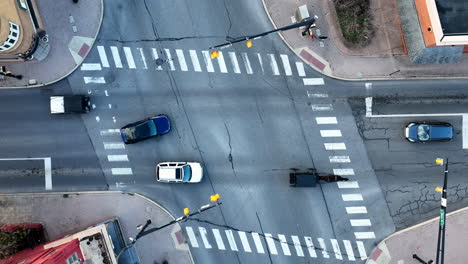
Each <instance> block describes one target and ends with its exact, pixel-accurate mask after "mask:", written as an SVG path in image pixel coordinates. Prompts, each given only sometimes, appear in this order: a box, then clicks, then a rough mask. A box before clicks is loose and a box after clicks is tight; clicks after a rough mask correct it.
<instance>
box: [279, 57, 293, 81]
mask: <svg viewBox="0 0 468 264" xmlns="http://www.w3.org/2000/svg"><path fill="white" fill-rule="evenodd" d="M280 58H281V62H282V63H283V68H284V73H285V74H286V76H291V75H292V70H291V65H290V64H289V57H288V55H285V54H280Z"/></svg>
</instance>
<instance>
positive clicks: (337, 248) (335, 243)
mask: <svg viewBox="0 0 468 264" xmlns="http://www.w3.org/2000/svg"><path fill="white" fill-rule="evenodd" d="M330 241H331V244H332V247H333V252H335V258H336V259H341V260H342V259H343V255H341V250H340V245H338V241H336V239H330Z"/></svg>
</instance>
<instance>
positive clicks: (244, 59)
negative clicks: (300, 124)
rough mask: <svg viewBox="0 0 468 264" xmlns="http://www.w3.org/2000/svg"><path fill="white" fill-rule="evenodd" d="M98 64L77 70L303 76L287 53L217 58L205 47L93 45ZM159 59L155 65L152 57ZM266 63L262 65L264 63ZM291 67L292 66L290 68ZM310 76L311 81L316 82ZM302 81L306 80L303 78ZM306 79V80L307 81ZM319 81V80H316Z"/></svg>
mask: <svg viewBox="0 0 468 264" xmlns="http://www.w3.org/2000/svg"><path fill="white" fill-rule="evenodd" d="M97 52H98V55H99V59H100V63H97V62H94V63H85V64H83V65H82V67H81V70H83V71H88V70H96V71H99V70H103V69H106V68H111V67H115V68H116V69H131V70H133V69H137V70H138V69H142V70H163V69H166V70H170V71H180V72H197V73H201V72H208V73H217V72H218V73H223V74H229V73H232V74H248V75H250V74H272V75H274V76H280V75H285V76H299V77H305V76H306V71H305V67H304V64H303V62H302V61H300V60H297V59H296V58H295V57H294V59H291V58H290V57H289V56H288V55H287V54H261V53H246V52H241V53H237V52H234V51H228V52H224V53H223V52H221V51H220V52H219V57H217V58H215V59H211V58H210V51H209V50H195V49H188V50H185V49H169V48H163V49H160V48H144V47H127V46H123V47H118V46H102V45H99V46H97ZM158 59H159V64H156V60H158ZM265 64H266V65H269V67H268V66H267V67H265V66H264V65H265ZM294 66H295V67H294ZM319 79H321V78H317V79H316V80H315V79H314V78H312V79H311V80H313V81H315V82H320V81H319ZM304 82H306V80H304ZM307 82H310V81H307ZM318 84H319V83H318Z"/></svg>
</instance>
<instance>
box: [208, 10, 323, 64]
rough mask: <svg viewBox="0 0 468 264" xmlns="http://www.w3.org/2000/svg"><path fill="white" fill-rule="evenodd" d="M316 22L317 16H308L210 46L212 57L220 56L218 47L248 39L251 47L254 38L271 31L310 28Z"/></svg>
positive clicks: (247, 43)
mask: <svg viewBox="0 0 468 264" xmlns="http://www.w3.org/2000/svg"><path fill="white" fill-rule="evenodd" d="M314 22H315V18H312V17H307V18H304V19H302V20H301V21H300V22H298V23H295V24H292V25H289V26H285V27H282V28H278V29H274V30H270V31H267V32H263V33H260V34H256V35H252V36H246V37H238V38H235V39H234V40H232V41H229V42H226V43H223V44H219V45H216V46H213V47H210V50H213V51H212V52H211V58H212V59H214V58H216V57H218V56H219V55H218V54H219V52H218V51H217V50H216V49H224V48H227V47H230V46H232V44H234V43H238V42H241V41H247V42H246V45H247V47H249V48H250V47H251V46H252V41H251V40H252V39H259V38H261V37H264V36H266V35H269V34H271V33H276V32H280V31H286V30H290V29H293V28H299V27H303V26H307V30H308V29H309V28H310V27H313V26H314Z"/></svg>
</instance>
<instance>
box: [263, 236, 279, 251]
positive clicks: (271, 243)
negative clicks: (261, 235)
mask: <svg viewBox="0 0 468 264" xmlns="http://www.w3.org/2000/svg"><path fill="white" fill-rule="evenodd" d="M265 239H266V242H267V246H268V249H269V250H270V254H272V255H278V251H277V250H276V246H275V241H274V240H273V238H272V236H271V234H268V233H265Z"/></svg>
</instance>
